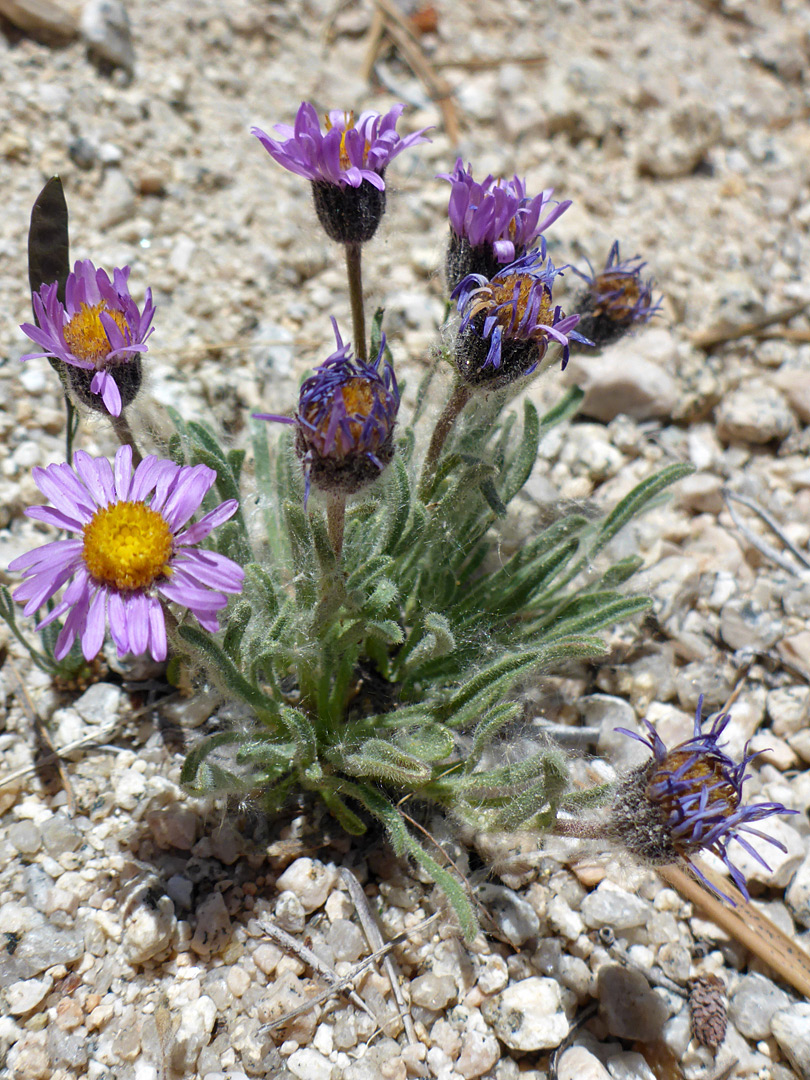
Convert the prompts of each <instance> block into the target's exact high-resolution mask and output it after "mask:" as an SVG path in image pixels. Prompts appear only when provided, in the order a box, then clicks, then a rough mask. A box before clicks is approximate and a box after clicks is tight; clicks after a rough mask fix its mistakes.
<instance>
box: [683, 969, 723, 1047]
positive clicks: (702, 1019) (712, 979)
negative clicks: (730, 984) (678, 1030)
mask: <svg viewBox="0 0 810 1080" xmlns="http://www.w3.org/2000/svg"><path fill="white" fill-rule="evenodd" d="M689 1013H690V1015H691V1018H692V1038H693V1039H695V1041H696V1042H699V1043H700V1044H701V1046H707V1047H708V1048H709V1049H710V1050H711V1052H712V1053H713V1054H716V1053H717V1051H718V1049H719V1047H720V1045H721V1043H722V1042H723V1039H725V1037H726V988H725V985H724V983H723V980H722V979H720V978H718V977H717V975H698V976H697V977H696V978H694V979H690V980H689Z"/></svg>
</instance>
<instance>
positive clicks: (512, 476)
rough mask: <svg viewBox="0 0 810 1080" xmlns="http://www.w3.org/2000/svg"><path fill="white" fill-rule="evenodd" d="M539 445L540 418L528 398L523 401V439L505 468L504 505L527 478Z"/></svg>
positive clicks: (535, 458) (512, 497)
mask: <svg viewBox="0 0 810 1080" xmlns="http://www.w3.org/2000/svg"><path fill="white" fill-rule="evenodd" d="M539 445H540V418H539V416H538V415H537V409H535V407H534V405H533V404H532V402H531V401H529V399H528V398H526V400H525V401H524V402H523V439H522V441H521V444H520V447H519V449H518V451H517V453H516V454H515V456H514V458H513V459H512V461H511V462H510V463H509V467H508V469H507V470H506V476H505V478H504V484H503V488H502V490H501V498H502V500H503V502H504V504H505V505H506V506H508V505H509V503H510V502H511V501H512V499H514V497H515V496H516V495H517V493H518V492H519V491H521V490H522V489H523V485H524V484H525V483H526V481H527V480H528V479H529V477H530V476H531V474H532V469H533V468H534V463H535V461H536V460H537V450H538V447H539Z"/></svg>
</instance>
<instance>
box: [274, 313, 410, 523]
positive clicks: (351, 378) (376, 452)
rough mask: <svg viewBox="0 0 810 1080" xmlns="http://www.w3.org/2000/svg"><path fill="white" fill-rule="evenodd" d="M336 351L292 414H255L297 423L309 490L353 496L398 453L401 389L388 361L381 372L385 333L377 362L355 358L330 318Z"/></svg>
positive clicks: (303, 391)
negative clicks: (395, 431)
mask: <svg viewBox="0 0 810 1080" xmlns="http://www.w3.org/2000/svg"><path fill="white" fill-rule="evenodd" d="M332 326H333V328H334V331H335V339H336V342H337V350H336V351H335V352H333V353H332V355H331V356H329V357H328V358H327V359H326V360H325V361H324V362H323V363H322V364H321V365H320V366H319V367H317V368H316V369H315V374H314V375H312V376H310V378H308V379H306V380H305V381H304V383H303V385H302V386H301V392H300V395H299V399H298V412H297V413H296V415H295V417H294V418H291V417H288V416H279V415H277V414H275V413H254V414H253V415H254V416H255V417H256V419H258V420H273V421H276V422H277V423H282V424H294V425H295V428H296V437H295V449H296V452H297V454H298V456H299V457H300V458H301V461H302V463H303V466H304V478H305V482H306V490H305V495H304V502H305V503H306V501H307V499H308V498H309V489H310V485H311V484H314V486H315V487H316V488H318V489H319V490H321V491H324V492H331V493H337V492H341V493H342V494H344V495H351V494H353V493H354V492H356V491H359V490H360V489H361V488H363V487H365V486H366V485H367V484H370V483H371V482H372V481H373V480H376V479H377V477H378V476H379V475H380V473H381V472H382V471H383V469H384V468H385V466H386V465H388V463H389V462H390V461H391V458H392V457H393V456H394V427H395V425H396V419H397V412H398V411H399V389H398V388H397V381H396V377H395V376H394V369H393V368H392V367H391V365H390V363H388V361H386V362H385V364H384V365H383V369H382V373H380V370H379V368H380V363H381V361H382V358H383V354H384V353H385V335H383V337H382V341H381V344H380V351H379V353H378V354H377V358H376V360H374V361H373V363H370V364H367V363H364V362H363V361H362V360H359V359H354V358H353V357H352V355H351V346H350V345H344V344H343V341H342V340H341V337H340V333H339V331H338V328H337V323H336V322H335V320H334V319H332Z"/></svg>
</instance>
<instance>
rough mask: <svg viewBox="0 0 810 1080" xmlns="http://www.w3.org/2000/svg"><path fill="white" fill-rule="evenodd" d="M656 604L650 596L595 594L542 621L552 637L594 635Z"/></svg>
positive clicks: (581, 597)
mask: <svg viewBox="0 0 810 1080" xmlns="http://www.w3.org/2000/svg"><path fill="white" fill-rule="evenodd" d="M651 605H652V601H651V600H650V598H649V597H647V596H619V595H617V594H616V593H591V594H590V595H585V596H580V597H577V598H576V599H574V600H572V601H571V603H570V604H567V605H566V606H565V607H564V608H563V609H562V611H560V612H558V613H557V614H556V615H555V616H554V618H553V619H551V620H549V619H545V620H541V623H540V625H544V624H545V625H547V626H548V640H550V641H556V640H557V639H558V638H560V637H567V636H571V635H574V634H576V635H579V634H590V633H592V632H593V631H594V630H601V629H602V628H603V627H605V626H613V625H614V624H615V623H618V622H623V621H624V620H625V619H629V618H630V617H631V616H633V615H638V614H639V612H642V611H646V610H647V609H648V608H649V607H650V606H651Z"/></svg>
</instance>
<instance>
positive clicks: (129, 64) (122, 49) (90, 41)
mask: <svg viewBox="0 0 810 1080" xmlns="http://www.w3.org/2000/svg"><path fill="white" fill-rule="evenodd" d="M79 30H80V31H81V34H82V37H83V38H84V40H85V41H86V42H87V45H88V47H89V49H90V50H91V51H92V52H93V53H95V55H96V56H97V57H98V58H99V59H100V60H103V61H105V62H106V63H107V64H112V66H113V67H120V68H123V70H124V71H126V72H127V73H128V74H130V75H131V74H132V72H133V71H134V68H135V49H134V47H133V44H132V30H131V28H130V24H129V16H128V15H127V9H126V8H125V7H124V5H123V4H122V3H120V2H119V0H85V5H84V7H83V8H82V14H81V18H80V20H79Z"/></svg>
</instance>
